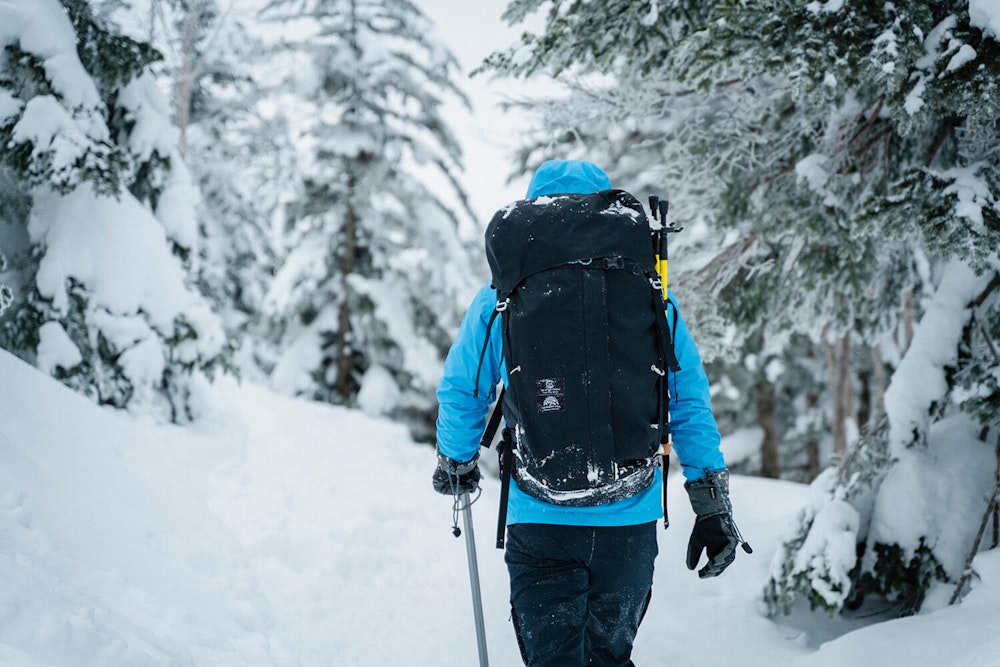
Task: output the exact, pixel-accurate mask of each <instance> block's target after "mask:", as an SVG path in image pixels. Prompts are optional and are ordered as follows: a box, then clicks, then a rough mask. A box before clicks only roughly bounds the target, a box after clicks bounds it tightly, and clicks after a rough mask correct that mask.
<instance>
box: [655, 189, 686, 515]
mask: <svg viewBox="0 0 1000 667" xmlns="http://www.w3.org/2000/svg"><path fill="white" fill-rule="evenodd" d="M649 210H650V212H651V213H652V214H653V219H654V220H657V221H658V222H659V223H660V225H659V227H658V228H657V229H656V233H655V234H654V237H653V238H654V239H655V243H654V248H655V254H656V273H657V274H658V275H659V276H660V284H661V285H662V287H663V307H664V309H666V306H667V294H668V289H669V283H668V271H667V266H668V259H669V257H668V252H667V237H668V236H669V235H670V234H672V233H675V232H679V231H681V230H683V229H684V228H683V227H677V226H676V225H674V224H673V223H670V225H667V211H669V210H670V201H669V200H666V199H660V198H659V197H657V196H656V195H651V196H650V197H649ZM669 399H670V387H669V384H668V385H667V400H668V401H669ZM666 430H667V433H666V442H663V443H661V444H662V446H663V453H662V457H663V529H664V530H666V529H667V528H669V527H670V515H669V514H668V513H667V473H668V472H669V469H670V451H671V450H672V449H673V446H674V438H673V434H672V433H671V431H670V412H669V411H667V423H666Z"/></svg>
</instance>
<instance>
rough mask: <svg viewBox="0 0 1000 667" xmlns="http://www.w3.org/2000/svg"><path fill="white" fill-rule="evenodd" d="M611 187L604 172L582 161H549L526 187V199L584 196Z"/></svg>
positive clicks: (539, 168) (594, 165)
mask: <svg viewBox="0 0 1000 667" xmlns="http://www.w3.org/2000/svg"><path fill="white" fill-rule="evenodd" d="M610 187H611V179H610V178H608V175H607V174H606V173H604V170H603V169H601V168H600V167H598V166H597V165H596V164H594V163H592V162H584V161H583V160H549V161H548V162H543V163H542V164H541V166H539V167H538V169H537V171H535V175H534V177H533V178H532V179H531V183H530V184H529V185H528V193H527V195H525V197H526V198H527V199H531V198H533V197H541V196H542V195H555V194H579V195H585V194H590V193H591V192H597V191H598V190H607V189H608V188H610Z"/></svg>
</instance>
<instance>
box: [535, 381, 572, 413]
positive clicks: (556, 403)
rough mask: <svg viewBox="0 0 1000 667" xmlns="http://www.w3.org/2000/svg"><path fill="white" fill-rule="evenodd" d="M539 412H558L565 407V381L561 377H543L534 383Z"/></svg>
mask: <svg viewBox="0 0 1000 667" xmlns="http://www.w3.org/2000/svg"><path fill="white" fill-rule="evenodd" d="M535 387H536V388H537V392H536V394H535V396H536V398H537V399H538V410H539V411H540V412H558V411H560V410H563V409H565V408H566V381H565V380H564V379H563V378H545V379H543V380H538V381H537V382H536V383H535Z"/></svg>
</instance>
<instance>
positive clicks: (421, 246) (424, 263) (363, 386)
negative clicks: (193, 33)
mask: <svg viewBox="0 0 1000 667" xmlns="http://www.w3.org/2000/svg"><path fill="white" fill-rule="evenodd" d="M262 16H263V17H264V18H266V19H267V20H269V21H270V22H271V27H272V32H273V33H274V34H276V35H279V36H280V37H281V39H282V41H281V43H280V44H279V46H280V54H279V55H277V56H276V57H280V59H281V60H280V62H281V64H282V67H283V68H284V71H285V72H286V73H287V74H288V76H289V81H288V82H287V84H286V86H285V88H284V92H283V94H281V95H280V96H276V97H275V100H276V101H277V103H278V104H279V106H280V107H282V108H284V109H286V113H288V114H289V116H291V119H292V123H293V126H294V128H295V130H296V137H295V142H296V149H297V152H296V160H297V172H296V173H297V176H298V178H299V181H298V183H297V191H296V193H295V196H294V197H293V198H292V201H291V202H290V203H289V206H288V210H287V213H286V217H287V220H288V234H289V237H288V248H289V252H288V255H287V257H286V258H285V260H284V262H283V264H282V266H281V267H280V269H279V270H278V273H277V276H276V279H275V281H274V284H273V286H272V288H271V290H270V293H269V294H268V296H267V298H266V300H265V308H267V310H268V313H269V314H270V317H271V321H272V323H273V332H274V336H275V337H276V340H278V341H279V345H280V347H281V348H282V349H283V353H282V356H281V358H280V359H278V361H277V364H276V367H275V369H274V373H273V376H272V377H273V380H274V383H275V384H276V385H277V386H278V387H279V388H281V389H283V390H286V391H291V392H295V393H300V394H304V395H308V396H312V397H315V398H317V399H320V400H326V401H331V402H335V403H341V404H350V405H360V406H361V407H363V408H365V409H368V410H373V411H377V412H383V413H386V414H392V415H398V416H406V415H412V416H416V417H418V418H419V419H421V420H424V421H425V423H426V422H430V421H432V420H431V419H430V418H429V413H430V411H431V410H432V409H433V405H434V403H433V389H434V387H435V385H436V383H437V379H438V375H439V373H440V366H441V362H442V359H443V355H444V354H445V352H446V350H447V347H448V345H449V342H450V337H451V332H452V328H453V327H454V326H455V323H456V321H457V318H458V316H459V312H460V311H459V308H461V307H463V306H464V303H462V301H464V300H465V299H466V298H467V297H468V295H469V276H470V275H471V271H469V269H468V266H469V263H468V258H469V252H468V248H467V247H466V246H465V245H464V244H463V243H462V241H460V236H461V235H460V234H459V233H458V232H459V229H460V227H461V225H463V224H467V221H468V220H469V219H470V218H471V213H470V212H469V210H468V206H467V203H466V201H465V198H464V195H463V193H462V191H461V189H460V187H459V186H458V184H457V182H456V180H455V173H456V172H457V170H458V169H459V168H460V166H461V163H460V149H459V146H458V144H457V142H456V141H455V138H454V137H453V136H452V134H451V131H450V129H449V128H448V127H447V125H446V124H445V122H444V121H443V119H442V117H441V102H442V96H444V95H452V96H458V97H459V98H461V99H464V97H463V96H462V94H461V93H460V91H459V90H458V89H457V88H456V86H455V83H454V77H455V70H456V66H457V64H456V61H455V59H454V57H453V56H452V55H451V54H450V53H449V52H448V51H447V50H446V49H445V48H444V47H442V46H440V45H438V44H435V43H434V42H432V41H431V40H430V38H429V37H428V33H429V24H428V22H427V20H426V19H425V18H424V17H423V15H422V14H421V13H420V12H419V10H418V9H417V8H416V7H415V6H414V5H413V4H412V3H410V2H407V1H406V0H378V1H376V0H275V1H274V2H271V3H270V5H269V6H268V7H267V9H266V10H265V12H264V13H263V15H262ZM460 303H462V305H461V306H460V305H459V304H460Z"/></svg>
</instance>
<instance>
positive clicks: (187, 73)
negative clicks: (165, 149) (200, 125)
mask: <svg viewBox="0 0 1000 667" xmlns="http://www.w3.org/2000/svg"><path fill="white" fill-rule="evenodd" d="M195 16H196V15H195V11H194V10H193V9H188V10H187V15H186V16H185V17H184V27H183V34H182V35H181V70H180V72H178V74H177V81H176V83H175V85H174V88H175V90H176V96H177V99H176V107H175V108H176V112H177V128H178V129H179V130H180V138H179V140H178V142H177V150H178V151H180V154H181V157H187V127H188V113H189V112H190V110H191V91H192V86H193V83H192V76H193V75H192V72H193V69H194V68H193V63H194V60H195V54H194V33H195V27H196V26H195Z"/></svg>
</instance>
